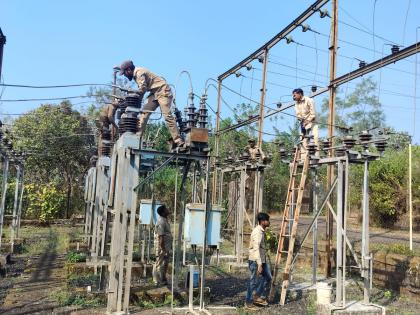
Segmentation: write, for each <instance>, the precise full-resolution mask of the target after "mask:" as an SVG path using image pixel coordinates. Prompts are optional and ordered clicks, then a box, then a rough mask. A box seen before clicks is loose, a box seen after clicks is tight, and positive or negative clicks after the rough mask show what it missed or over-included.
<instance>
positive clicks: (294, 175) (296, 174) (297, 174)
mask: <svg viewBox="0 0 420 315" xmlns="http://www.w3.org/2000/svg"><path fill="white" fill-rule="evenodd" d="M302 174H303V173H295V174H292V176H293V177H296V176H299V175H302Z"/></svg>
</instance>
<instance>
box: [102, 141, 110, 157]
mask: <svg viewBox="0 0 420 315" xmlns="http://www.w3.org/2000/svg"><path fill="white" fill-rule="evenodd" d="M111 148H112V143H111V142H105V143H102V148H101V154H102V155H103V156H110V155H111Z"/></svg>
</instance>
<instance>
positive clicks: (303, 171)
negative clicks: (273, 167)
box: [269, 146, 309, 305]
mask: <svg viewBox="0 0 420 315" xmlns="http://www.w3.org/2000/svg"><path fill="white" fill-rule="evenodd" d="M302 160H303V163H301V161H302ZM308 168H309V154H307V153H306V152H305V153H303V152H302V156H301V148H300V146H298V147H297V148H296V150H295V155H294V158H293V162H292V165H291V170H290V180H289V187H288V189H287V197H286V202H285V206H284V211H283V219H282V222H281V226H280V233H279V244H278V247H277V254H276V260H275V263H274V271H273V279H272V282H271V288H270V295H269V299H270V301H273V299H274V295H275V292H276V278H277V274H278V270H279V268H280V262H281V259H282V254H287V259H286V264H285V266H284V272H283V283H282V289H281V295H280V304H281V305H284V302H285V300H286V292H287V287H288V286H289V274H290V271H291V266H292V260H293V251H294V245H295V240H296V234H297V226H298V221H299V214H300V210H301V207H302V199H303V192H304V188H305V182H306V177H307V172H308ZM296 191H297V198H296V199H295V198H294V197H295V194H296ZM293 207H294V212H292V211H293V210H292V209H293ZM290 216H293V218H291V217H290ZM290 225H291V227H290ZM288 227H289V228H288ZM286 239H288V240H289V245H288V246H289V249H288V250H287V251H286V250H284V249H283V247H284V245H285V240H286Z"/></svg>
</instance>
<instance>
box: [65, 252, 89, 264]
mask: <svg viewBox="0 0 420 315" xmlns="http://www.w3.org/2000/svg"><path fill="white" fill-rule="evenodd" d="M85 261H86V255H85V254H83V253H79V252H69V253H68V254H67V262H68V263H78V262H85Z"/></svg>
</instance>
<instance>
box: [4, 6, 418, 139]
mask: <svg viewBox="0 0 420 315" xmlns="http://www.w3.org/2000/svg"><path fill="white" fill-rule="evenodd" d="M313 2H314V0H313V1H308V0H296V1H274V0H273V1H258V2H256V1H249V0H243V1H226V0H225V1H221V0H212V1H197V0H196V1H192V0H179V1H163V0H155V1H134V0H131V1H130V0H120V1H111V0H101V1H99V0H72V1H64V0H63V1H52V0H49V1H48V0H38V1H31V0H0V27H1V29H2V30H3V33H4V34H5V35H6V36H7V43H6V45H5V47H4V59H3V71H2V81H3V82H4V83H7V84H23V85H61V84H78V83H95V84H100V83H101V84H103V83H110V82H111V80H112V68H113V66H116V65H119V64H120V63H121V62H122V61H123V60H125V59H132V60H133V61H134V63H135V64H136V65H139V66H143V67H146V68H149V69H150V70H152V71H153V72H155V73H157V74H159V75H162V76H164V77H165V78H166V79H167V80H168V81H169V82H170V83H171V84H174V85H175V86H176V96H177V104H178V106H180V107H183V104H186V103H187V97H188V91H189V82H188V78H187V76H186V75H181V76H180V73H181V72H182V71H183V70H186V71H188V72H189V73H190V75H191V78H192V83H193V88H194V92H195V93H196V94H201V93H202V91H203V88H204V84H205V81H206V80H207V79H208V78H214V79H216V78H217V76H218V75H220V74H222V73H223V72H225V71H226V70H228V69H229V68H230V67H232V66H233V65H235V64H236V63H238V62H239V61H241V60H242V59H243V58H245V57H247V56H248V55H249V54H250V53H252V52H253V51H255V50H256V49H257V48H259V47H260V46H261V45H262V44H263V43H264V42H266V41H267V40H269V39H270V38H271V37H272V36H274V35H275V34H276V33H278V32H279V31H280V30H281V29H283V28H284V27H285V26H286V25H288V24H289V23H290V22H291V21H292V20H293V19H295V18H296V17H297V16H298V15H299V14H300V13H301V12H303V11H304V10H305V9H306V8H307V7H308V6H309V5H310V4H312V3H313ZM324 8H326V9H327V10H328V11H329V12H331V1H330V3H327V4H326V5H325V7H324ZM408 8H409V10H408ZM419 17H420V0H401V1H399V2H398V5H396V2H391V1H386V0H352V1H350V0H346V1H345V0H340V1H339V20H340V24H339V29H338V35H339V40H340V41H339V47H340V48H339V57H338V63H337V75H341V74H344V73H347V72H349V71H351V70H354V69H356V68H357V67H358V63H359V61H358V59H360V60H364V61H366V62H371V61H373V60H376V59H378V58H380V57H381V56H382V55H388V54H389V53H390V46H389V43H390V42H393V43H396V44H399V45H402V46H407V45H411V44H414V43H415V41H416V27H419V26H420V19H419ZM330 22H331V20H330V19H329V18H328V17H327V18H324V19H321V18H320V16H319V14H314V15H313V16H312V17H311V18H310V19H308V20H307V22H306V23H307V24H308V25H310V27H311V29H312V30H314V31H315V32H311V31H308V32H305V33H304V32H302V31H301V29H300V28H299V29H296V30H295V31H294V32H293V33H292V34H291V36H292V38H293V40H294V42H293V43H291V44H286V43H285V41H284V40H282V41H281V42H280V43H279V44H278V45H276V46H275V47H274V48H273V49H272V50H271V51H270V57H269V64H268V71H269V72H268V78H267V80H268V82H269V84H268V85H267V99H266V104H268V106H272V107H274V106H275V105H274V104H275V103H276V102H278V100H281V101H282V102H286V101H290V100H291V97H290V94H291V89H293V88H295V87H303V89H304V90H305V92H309V89H310V86H311V85H314V84H315V85H317V86H319V87H324V86H326V84H327V82H328V69H329V68H328V34H329V28H330ZM356 28H358V29H356ZM360 30H362V31H360ZM418 33H419V34H418V37H419V38H420V29H419V30H418ZM373 34H374V35H376V36H374V35H373ZM377 36H381V37H383V38H385V39H386V40H383V39H381V38H379V37H377ZM418 57H419V56H418ZM356 58H357V59H356ZM419 59H420V58H419ZM419 62H420V61H419ZM252 67H253V70H251V71H247V70H246V69H242V70H241V76H239V77H236V76H234V75H233V76H230V77H229V78H227V79H226V80H225V81H224V84H225V85H226V86H228V87H230V88H232V89H234V90H235V91H237V92H239V93H240V94H242V95H243V96H245V97H247V98H251V99H254V100H259V90H260V84H261V82H260V80H261V68H262V65H261V64H260V63H259V62H258V61H254V62H252ZM296 68H298V69H296ZM419 68H420V67H418V70H419ZM414 73H415V57H414V56H413V57H410V58H408V59H407V60H404V61H400V62H397V63H396V64H394V65H390V66H388V67H385V68H383V69H382V70H380V71H375V72H373V73H372V74H371V76H372V78H373V80H374V81H376V82H378V84H379V82H380V85H379V86H378V91H377V96H378V97H379V99H380V101H381V103H382V104H383V108H384V111H385V114H386V123H387V124H388V125H390V126H392V127H393V128H395V129H396V130H398V131H407V132H408V133H409V134H411V135H413V134H414V142H415V143H420V124H418V126H415V123H416V120H418V118H420V109H417V111H416V113H414V106H415V102H416V105H417V107H419V106H418V105H419V104H418V103H419V98H420V97H419V95H420V89H419V81H420V80H417V91H418V92H417V98H414V93H415V92H414V87H415V78H416V76H415V75H414ZM417 78H419V75H417ZM360 80H361V79H356V80H354V81H352V82H350V83H349V84H346V85H344V86H342V88H341V96H346V95H348V94H349V93H351V92H352V91H353V90H354V88H355V86H356V84H357V83H358V82H360ZM87 90H88V87H77V88H61V89H24V88H12V87H7V88H5V89H2V88H1V87H0V95H1V100H0V113H1V116H3V117H2V118H3V119H4V118H5V115H6V114H22V113H24V112H27V111H28V110H31V109H33V108H36V107H37V106H39V105H40V103H41V102H39V101H32V102H7V101H6V100H13V99H23V98H44V97H45V98H50V97H67V96H79V95H85V94H86V92H87ZM326 96H327V95H326V94H324V95H321V96H318V97H316V98H315V101H316V104H317V111H318V112H319V111H320V110H321V108H320V104H321V103H322V101H323V99H324V98H325V97H326ZM223 98H224V100H225V101H226V103H227V104H229V106H230V107H232V108H233V107H235V105H236V104H238V103H242V102H246V99H245V98H244V97H241V96H238V95H236V94H233V93H231V92H229V91H228V90H226V89H225V90H224V91H223ZM2 100H3V101H2ZM72 102H73V103H74V104H75V106H76V107H77V108H80V109H83V108H84V107H86V106H87V105H88V104H89V103H86V102H89V99H86V98H84V99H76V100H72ZM196 102H197V104H198V100H197V101H196ZM208 103H209V104H210V105H211V106H212V108H216V103H217V95H216V91H215V89H214V88H213V87H210V90H209V99H208ZM287 112H288V113H291V114H293V111H290V110H289V111H287ZM1 116H0V117H1ZM221 116H222V118H227V117H232V112H231V110H230V109H229V107H228V106H227V105H225V104H223V106H222V113H221ZM12 117H16V116H15V115H12ZM213 117H214V116H213ZM278 117H279V119H278V120H277V121H267V122H266V123H265V125H264V131H265V132H266V133H267V134H266V135H265V138H266V139H270V137H271V136H270V133H272V132H273V127H276V128H278V129H279V130H281V131H288V130H289V127H290V126H291V125H293V124H294V121H295V120H294V118H293V117H290V116H286V115H283V114H281V115H278Z"/></svg>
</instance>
